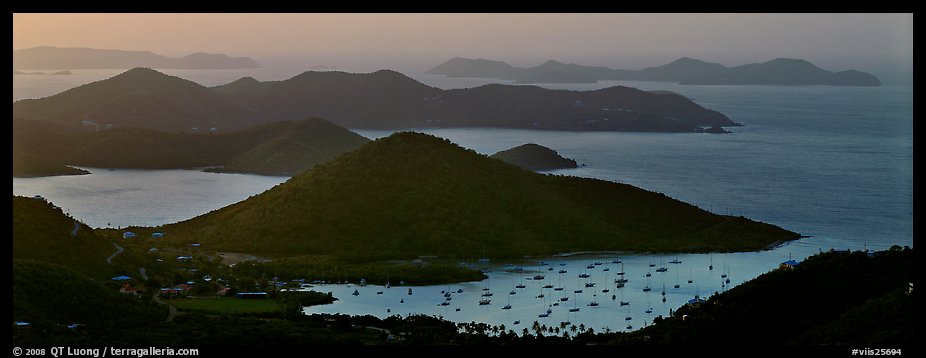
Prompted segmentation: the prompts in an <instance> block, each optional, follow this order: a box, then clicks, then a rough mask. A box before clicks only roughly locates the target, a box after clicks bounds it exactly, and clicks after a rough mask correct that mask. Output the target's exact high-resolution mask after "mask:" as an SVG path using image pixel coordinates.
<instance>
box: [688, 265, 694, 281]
mask: <svg viewBox="0 0 926 358" xmlns="http://www.w3.org/2000/svg"><path fill="white" fill-rule="evenodd" d="M692 282H694V280H692V279H691V267H689V268H688V283H692Z"/></svg>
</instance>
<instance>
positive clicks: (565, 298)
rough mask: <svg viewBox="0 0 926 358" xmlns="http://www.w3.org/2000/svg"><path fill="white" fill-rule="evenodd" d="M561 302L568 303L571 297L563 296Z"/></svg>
mask: <svg viewBox="0 0 926 358" xmlns="http://www.w3.org/2000/svg"><path fill="white" fill-rule="evenodd" d="M559 300H560V301H562V302H566V301H569V296H563V297H560V299H559Z"/></svg>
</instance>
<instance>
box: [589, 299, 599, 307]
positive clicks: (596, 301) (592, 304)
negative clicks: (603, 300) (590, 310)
mask: <svg viewBox="0 0 926 358" xmlns="http://www.w3.org/2000/svg"><path fill="white" fill-rule="evenodd" d="M588 306H589V307H598V298H593V299H592V302H589V303H588Z"/></svg>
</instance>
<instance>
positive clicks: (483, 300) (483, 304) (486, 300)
mask: <svg viewBox="0 0 926 358" xmlns="http://www.w3.org/2000/svg"><path fill="white" fill-rule="evenodd" d="M491 303H492V300H490V299H482V300H479V305H480V306H485V305H488V304H491Z"/></svg>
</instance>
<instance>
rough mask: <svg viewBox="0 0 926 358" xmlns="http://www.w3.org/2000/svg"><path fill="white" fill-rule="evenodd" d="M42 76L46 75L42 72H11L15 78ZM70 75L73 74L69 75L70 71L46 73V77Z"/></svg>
mask: <svg viewBox="0 0 926 358" xmlns="http://www.w3.org/2000/svg"><path fill="white" fill-rule="evenodd" d="M44 74H46V73H44V72H23V71H19V70H13V76H17V75H44ZM72 74H73V73H71V71H68V70H63V71H56V72H52V73H48V75H52V76H70V75H72Z"/></svg>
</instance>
